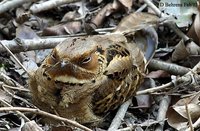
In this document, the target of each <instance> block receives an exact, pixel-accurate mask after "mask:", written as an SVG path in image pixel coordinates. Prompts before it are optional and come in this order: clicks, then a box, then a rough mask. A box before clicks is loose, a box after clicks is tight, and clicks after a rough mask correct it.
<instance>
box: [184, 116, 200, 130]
mask: <svg viewBox="0 0 200 131" xmlns="http://www.w3.org/2000/svg"><path fill="white" fill-rule="evenodd" d="M192 126H193V127H194V128H195V129H199V128H200V118H199V119H198V120H197V121H196V122H195V123H194V124H192ZM186 131H191V130H190V127H189V128H188V129H186Z"/></svg>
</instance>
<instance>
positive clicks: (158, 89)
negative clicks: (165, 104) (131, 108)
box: [136, 82, 174, 95]
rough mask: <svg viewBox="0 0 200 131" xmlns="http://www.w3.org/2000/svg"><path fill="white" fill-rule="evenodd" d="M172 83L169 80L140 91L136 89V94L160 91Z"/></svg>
mask: <svg viewBox="0 0 200 131" xmlns="http://www.w3.org/2000/svg"><path fill="white" fill-rule="evenodd" d="M173 85H174V84H173V82H169V83H167V84H164V85H161V86H157V87H153V88H150V89H146V90H142V91H137V92H136V95H143V94H151V93H153V92H156V91H161V90H163V89H166V88H169V87H171V86H173Z"/></svg>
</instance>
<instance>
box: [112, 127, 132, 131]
mask: <svg viewBox="0 0 200 131" xmlns="http://www.w3.org/2000/svg"><path fill="white" fill-rule="evenodd" d="M132 130H133V129H132V128H131V127H126V128H122V129H118V130H116V131H132Z"/></svg>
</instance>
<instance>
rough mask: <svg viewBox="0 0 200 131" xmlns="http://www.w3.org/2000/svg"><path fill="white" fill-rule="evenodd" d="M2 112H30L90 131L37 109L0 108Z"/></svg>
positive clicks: (75, 123)
mask: <svg viewBox="0 0 200 131" xmlns="http://www.w3.org/2000/svg"><path fill="white" fill-rule="evenodd" d="M3 111H21V112H32V113H35V114H38V115H42V116H45V117H49V118H52V119H55V120H58V121H64V122H66V123H69V124H71V125H73V126H75V127H78V128H80V129H82V130H85V131H92V130H91V129H89V128H87V127H85V126H83V125H81V124H79V123H78V122H76V121H72V120H69V119H66V118H63V117H60V116H56V115H54V114H51V113H47V112H45V111H42V110H39V109H32V108H25V107H1V108H0V112H3Z"/></svg>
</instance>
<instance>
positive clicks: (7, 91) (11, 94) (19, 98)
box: [2, 85, 35, 107]
mask: <svg viewBox="0 0 200 131" xmlns="http://www.w3.org/2000/svg"><path fill="white" fill-rule="evenodd" d="M2 89H3V90H4V91H5V92H6V93H8V94H9V95H10V96H12V97H13V98H15V99H18V100H21V101H23V102H24V103H26V104H27V105H29V106H31V107H35V106H34V105H33V104H32V103H30V102H28V101H27V100H26V99H24V98H21V97H19V96H17V95H15V94H13V93H11V92H10V91H9V90H7V89H6V88H5V87H4V85H2Z"/></svg>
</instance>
